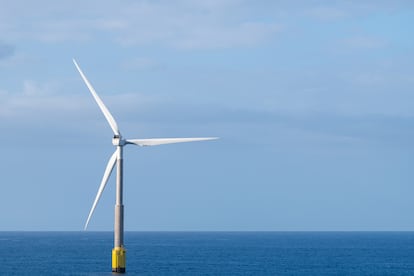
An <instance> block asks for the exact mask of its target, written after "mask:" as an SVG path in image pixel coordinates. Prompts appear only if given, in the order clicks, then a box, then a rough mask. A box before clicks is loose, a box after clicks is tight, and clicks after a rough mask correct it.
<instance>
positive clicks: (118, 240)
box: [73, 60, 218, 273]
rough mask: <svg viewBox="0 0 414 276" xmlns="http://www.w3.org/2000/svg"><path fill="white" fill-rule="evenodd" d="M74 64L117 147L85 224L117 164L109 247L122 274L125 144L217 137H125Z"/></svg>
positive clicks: (202, 139)
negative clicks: (111, 246) (112, 233)
mask: <svg viewBox="0 0 414 276" xmlns="http://www.w3.org/2000/svg"><path fill="white" fill-rule="evenodd" d="M73 63H74V64H75V66H76V69H78V71H79V74H80V75H81V77H82V79H83V81H84V82H85V84H86V86H87V87H88V89H89V91H90V92H91V94H92V96H93V98H94V99H95V101H96V103H97V104H98V106H99V108H100V109H101V111H102V113H103V114H104V116H105V118H106V120H107V121H108V123H109V125H110V127H111V129H112V131H113V132H114V137H113V138H112V144H113V145H114V146H115V147H116V149H115V152H114V153H113V154H112V156H111V158H109V162H108V164H107V165H106V169H105V173H104V175H103V177H102V181H101V185H100V186H99V189H98V193H97V194H96V197H95V201H94V202H93V205H92V208H91V210H90V212H89V215H88V219H87V220H86V224H85V230H86V228H87V227H88V224H89V220H90V219H91V217H92V214H93V212H94V211H95V207H96V205H97V204H98V201H99V199H100V198H101V195H102V192H103V190H104V189H105V186H106V183H107V182H108V179H109V176H110V175H111V173H112V170H113V168H114V167H115V164H116V201H115V223H114V248H113V250H112V272H117V273H125V265H126V262H125V261H126V259H125V254H126V251H125V246H124V205H123V200H122V189H123V187H122V186H123V177H122V176H123V148H124V146H126V145H138V146H157V145H163V144H173V143H184V142H194V141H206V140H214V139H218V138H217V137H204V138H152V139H124V138H123V137H122V135H121V133H120V131H119V129H118V125H117V123H116V121H115V119H114V117H113V116H112V114H111V113H110V112H109V110H108V108H107V107H106V106H105V104H104V103H103V101H102V100H101V98H100V97H99V96H98V94H97V93H96V91H95V89H94V88H93V87H92V85H91V83H90V82H89V81H88V79H87V78H86V76H85V75H84V74H83V72H82V70H81V69H80V67H79V65H78V64H77V62H76V61H75V60H73Z"/></svg>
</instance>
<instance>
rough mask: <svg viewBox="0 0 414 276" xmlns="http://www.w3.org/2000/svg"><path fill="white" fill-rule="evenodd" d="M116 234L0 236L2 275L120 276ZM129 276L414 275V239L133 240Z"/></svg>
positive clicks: (242, 236)
mask: <svg viewBox="0 0 414 276" xmlns="http://www.w3.org/2000/svg"><path fill="white" fill-rule="evenodd" d="M112 247H113V234H112V232H88V231H85V232H0V275H114V274H112V272H111V250H112ZM125 247H126V250H127V265H126V270H127V273H126V275H414V232H126V233H125Z"/></svg>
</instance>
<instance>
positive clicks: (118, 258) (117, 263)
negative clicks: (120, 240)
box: [112, 247, 126, 273]
mask: <svg viewBox="0 0 414 276" xmlns="http://www.w3.org/2000/svg"><path fill="white" fill-rule="evenodd" d="M125 261H126V251H125V248H123V247H115V248H114V249H112V272H116V273H125V263H126V262H125Z"/></svg>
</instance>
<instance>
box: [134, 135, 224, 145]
mask: <svg viewBox="0 0 414 276" xmlns="http://www.w3.org/2000/svg"><path fill="white" fill-rule="evenodd" d="M215 139H218V137H202V138H151V139H130V140H126V142H127V144H135V145H138V146H158V145H164V144H175V143H186V142H197V141H207V140H215Z"/></svg>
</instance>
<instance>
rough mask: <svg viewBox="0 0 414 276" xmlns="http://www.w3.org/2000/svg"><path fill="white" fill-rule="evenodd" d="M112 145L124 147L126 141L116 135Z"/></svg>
mask: <svg viewBox="0 0 414 276" xmlns="http://www.w3.org/2000/svg"><path fill="white" fill-rule="evenodd" d="M112 145H114V146H124V145H125V140H124V139H122V137H121V136H119V135H115V136H114V138H112Z"/></svg>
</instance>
